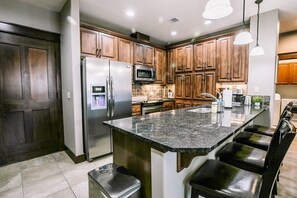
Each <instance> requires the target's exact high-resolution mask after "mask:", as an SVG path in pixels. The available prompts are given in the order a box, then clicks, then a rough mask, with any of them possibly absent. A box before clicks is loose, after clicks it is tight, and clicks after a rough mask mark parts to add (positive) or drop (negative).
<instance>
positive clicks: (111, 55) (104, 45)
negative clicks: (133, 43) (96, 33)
mask: <svg viewBox="0 0 297 198" xmlns="http://www.w3.org/2000/svg"><path fill="white" fill-rule="evenodd" d="M99 57H101V58H108V59H111V60H118V38H117V37H115V36H111V35H108V34H103V33H100V50H99Z"/></svg>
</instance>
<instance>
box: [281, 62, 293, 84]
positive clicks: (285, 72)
mask: <svg viewBox="0 0 297 198" xmlns="http://www.w3.org/2000/svg"><path fill="white" fill-rule="evenodd" d="M277 84H279V85H288V84H297V63H293V62H292V63H282V64H279V65H278V69H277Z"/></svg>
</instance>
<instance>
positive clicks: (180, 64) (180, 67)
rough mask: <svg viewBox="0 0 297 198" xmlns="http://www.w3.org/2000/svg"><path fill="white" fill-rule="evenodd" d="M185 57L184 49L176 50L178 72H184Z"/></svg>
mask: <svg viewBox="0 0 297 198" xmlns="http://www.w3.org/2000/svg"><path fill="white" fill-rule="evenodd" d="M183 56H184V48H182V47H180V48H177V49H176V70H175V71H176V72H182V71H184V63H183Z"/></svg>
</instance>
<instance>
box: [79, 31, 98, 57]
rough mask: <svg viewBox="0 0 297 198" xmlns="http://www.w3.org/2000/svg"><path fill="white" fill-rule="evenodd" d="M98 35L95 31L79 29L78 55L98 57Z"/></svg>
mask: <svg viewBox="0 0 297 198" xmlns="http://www.w3.org/2000/svg"><path fill="white" fill-rule="evenodd" d="M98 35H99V33H98V32H96V31H92V30H88V29H85V28H81V29H80V53H81V55H82V56H94V57H96V56H97V55H98V45H97V44H98Z"/></svg>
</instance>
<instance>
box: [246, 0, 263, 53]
mask: <svg viewBox="0 0 297 198" xmlns="http://www.w3.org/2000/svg"><path fill="white" fill-rule="evenodd" d="M262 1H263V0H257V1H256V4H258V13H257V42H256V46H255V47H254V48H253V49H252V50H251V51H250V56H260V55H263V54H265V51H264V49H263V48H262V47H261V46H260V45H259V20H260V3H261V2H262Z"/></svg>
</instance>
